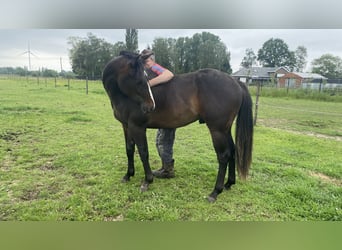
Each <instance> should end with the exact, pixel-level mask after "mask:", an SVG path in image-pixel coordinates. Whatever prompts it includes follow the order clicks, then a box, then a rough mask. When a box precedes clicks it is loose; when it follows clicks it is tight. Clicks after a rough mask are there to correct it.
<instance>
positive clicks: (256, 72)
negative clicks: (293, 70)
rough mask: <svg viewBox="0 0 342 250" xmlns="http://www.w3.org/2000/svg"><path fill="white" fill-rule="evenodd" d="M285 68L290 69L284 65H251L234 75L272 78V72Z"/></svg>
mask: <svg viewBox="0 0 342 250" xmlns="http://www.w3.org/2000/svg"><path fill="white" fill-rule="evenodd" d="M280 68H283V69H285V70H286V71H288V70H287V69H286V68H284V67H272V68H265V67H251V68H242V69H240V70H238V71H236V72H235V73H233V74H232V76H236V77H251V78H259V79H260V78H267V79H268V78H270V74H271V73H275V72H276V71H277V70H278V69H280Z"/></svg>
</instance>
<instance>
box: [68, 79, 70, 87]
mask: <svg viewBox="0 0 342 250" xmlns="http://www.w3.org/2000/svg"><path fill="white" fill-rule="evenodd" d="M68 90H70V78H69V77H68Z"/></svg>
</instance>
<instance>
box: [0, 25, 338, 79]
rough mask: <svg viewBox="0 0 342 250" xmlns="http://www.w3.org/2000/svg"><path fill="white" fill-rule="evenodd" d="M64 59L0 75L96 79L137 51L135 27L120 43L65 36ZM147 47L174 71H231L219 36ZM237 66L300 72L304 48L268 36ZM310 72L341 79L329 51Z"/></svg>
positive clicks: (304, 62) (2, 70) (156, 42)
mask: <svg viewBox="0 0 342 250" xmlns="http://www.w3.org/2000/svg"><path fill="white" fill-rule="evenodd" d="M67 42H68V44H69V45H70V49H69V58H70V63H71V66H72V72H65V71H63V72H60V73H58V72H57V71H54V70H50V69H46V68H42V69H41V70H39V71H28V70H27V68H20V67H17V68H10V67H5V68H0V74H17V75H23V76H24V75H31V76H45V77H55V76H65V77H80V78H86V77H88V78H90V79H99V78H101V75H102V69H103V68H104V66H105V65H106V63H107V62H108V61H109V60H110V59H112V58H113V57H115V56H118V55H119V53H120V51H122V50H128V51H132V52H137V53H139V50H138V30H137V29H126V34H125V41H117V42H116V43H115V44H111V43H109V42H107V41H105V40H104V39H102V38H98V37H96V36H95V35H94V34H92V33H88V34H87V37H69V38H68V41H67ZM148 49H152V50H153V51H154V52H155V56H156V61H157V62H158V63H159V64H161V65H163V66H164V67H166V68H168V69H170V70H171V71H173V72H174V73H175V74H181V73H187V72H191V71H195V70H198V69H200V68H215V69H218V70H221V71H224V72H227V73H232V69H231V65H230V52H229V51H228V49H227V46H226V45H225V44H224V43H223V42H222V41H221V39H220V37H218V36H216V35H214V34H212V33H210V32H202V33H196V34H194V35H193V36H192V37H179V38H177V39H175V38H162V37H156V38H154V40H153V41H152V44H151V45H148ZM240 65H241V67H246V68H248V67H252V66H262V67H280V66H285V67H287V68H289V70H291V71H296V72H303V70H304V69H305V67H306V65H307V49H306V48H305V47H304V46H298V47H297V48H296V49H295V50H294V51H291V50H290V49H289V46H288V45H287V44H286V42H284V41H283V40H282V39H279V38H271V39H269V40H267V41H266V42H264V44H263V45H262V47H261V48H260V49H259V50H258V52H257V53H255V52H254V51H253V49H251V48H247V49H246V50H245V56H244V57H243V59H242V61H241V64H240ZM311 66H312V73H318V74H321V75H323V76H325V77H327V78H342V59H341V58H340V57H338V56H334V55H332V54H324V55H322V56H321V57H320V58H317V59H314V60H313V61H312V62H311Z"/></svg>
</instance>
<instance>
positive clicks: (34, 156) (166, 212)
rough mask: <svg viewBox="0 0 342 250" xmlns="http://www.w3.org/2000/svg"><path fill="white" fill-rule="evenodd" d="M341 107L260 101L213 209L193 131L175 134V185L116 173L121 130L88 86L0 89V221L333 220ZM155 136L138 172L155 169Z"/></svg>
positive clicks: (200, 132)
mask: <svg viewBox="0 0 342 250" xmlns="http://www.w3.org/2000/svg"><path fill="white" fill-rule="evenodd" d="M341 110H342V103H334V102H317V101H310V100H300V99H298V100H297V99H291V100H290V99H286V98H270V97H261V98H260V106H259V114H258V117H259V119H258V123H257V127H256V128H255V137H254V151H253V156H254V158H253V164H252V169H251V172H250V177H249V178H248V180H247V181H241V180H238V181H237V184H236V185H235V186H233V187H232V189H231V190H230V191H225V192H223V193H222V194H221V195H220V196H219V197H218V200H217V201H216V202H215V203H214V204H210V203H208V202H207V200H206V196H207V195H208V194H209V193H210V192H211V191H212V189H213V186H214V183H215V180H216V174H217V162H216V156H215V153H214V150H213V147H212V144H211V138H210V136H209V132H208V130H207V128H206V126H205V125H201V124H198V123H194V124H191V125H189V126H187V127H184V128H180V129H178V130H177V133H176V141H175V148H174V151H175V152H174V156H175V161H176V164H175V166H176V178H174V179H170V180H160V179H155V180H154V183H153V184H152V185H151V186H150V190H149V191H148V192H145V193H141V192H140V190H139V187H140V184H141V181H142V180H143V178H144V173H143V168H142V164H141V162H140V160H139V157H138V154H136V176H135V177H134V178H132V179H131V181H130V182H128V183H125V184H124V183H121V178H122V177H123V175H124V174H125V173H126V162H127V160H126V153H125V145H124V138H123V131H122V128H121V125H120V123H119V122H118V121H116V120H114V118H113V115H112V111H111V106H110V102H109V100H108V97H107V96H106V94H105V92H104V90H103V87H102V85H101V83H100V82H90V83H89V94H88V95H86V94H85V84H84V82H82V81H71V87H70V90H68V87H67V86H66V85H65V83H64V82H62V81H60V80H59V82H58V83H57V87H56V88H55V83H54V81H52V80H51V81H50V80H49V81H47V84H45V82H43V83H41V84H37V83H36V82H34V81H26V80H25V79H21V80H15V79H0V203H1V206H0V220H25V221H27V220H53V221H56V220H81V221H84V220H91V221H115V220H125V221H148V220H158V221H227V220H234V221H236V220H237V221H269V220H272V221H294V220H295V221H305V220H309V221H317V220H342V210H341V209H342V195H341V194H342V188H341V185H342V181H341V179H342V157H341V152H342V142H341V136H342V132H341V127H340V124H341V122H342V114H341ZM155 133H156V131H155V130H148V134H147V135H148V140H149V148H150V150H149V151H150V163H151V166H152V168H153V169H156V168H159V167H160V160H159V157H158V154H157V151H156V148H155Z"/></svg>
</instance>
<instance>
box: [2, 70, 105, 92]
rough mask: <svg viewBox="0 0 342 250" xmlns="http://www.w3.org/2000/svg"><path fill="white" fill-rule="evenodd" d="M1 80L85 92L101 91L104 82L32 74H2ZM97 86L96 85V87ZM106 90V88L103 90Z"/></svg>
mask: <svg viewBox="0 0 342 250" xmlns="http://www.w3.org/2000/svg"><path fill="white" fill-rule="evenodd" d="M0 80H2V81H4V80H8V81H9V83H10V82H11V81H15V82H19V83H23V84H27V85H37V86H41V87H46V88H48V87H54V88H56V89H57V88H65V89H68V90H78V91H83V92H84V93H85V94H89V93H90V92H99V91H100V90H101V88H99V87H98V86H101V87H102V82H101V81H100V80H92V79H88V78H86V79H76V78H67V77H41V76H37V77H32V76H18V75H0ZM94 86H96V87H94ZM103 92H104V90H103Z"/></svg>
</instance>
